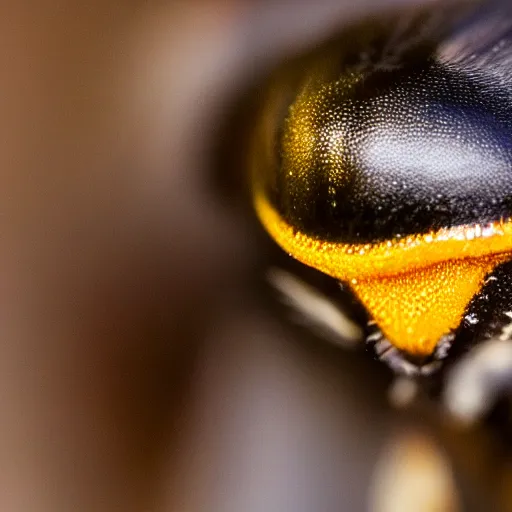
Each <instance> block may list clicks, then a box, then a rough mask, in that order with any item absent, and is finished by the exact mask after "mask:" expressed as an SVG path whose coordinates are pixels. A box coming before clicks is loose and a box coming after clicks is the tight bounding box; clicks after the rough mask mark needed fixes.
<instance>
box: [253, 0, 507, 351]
mask: <svg viewBox="0 0 512 512" xmlns="http://www.w3.org/2000/svg"><path fill="white" fill-rule="evenodd" d="M511 50H512V9H511V8H510V7H507V6H506V5H505V4H504V3H502V2H491V3H485V4H481V5H479V6H477V7H475V6H474V5H473V7H467V6H465V7H462V6H461V5H459V6H454V7H453V9H452V10H449V11H448V10H444V12H443V13H440V9H439V6H436V7H430V9H427V10H423V11H421V12H418V11H416V12H409V11H407V12H400V13H396V14H393V15H391V16H387V17H384V18H382V19H381V20H376V19H372V20H366V21H363V22H361V23H360V24H357V25H355V26H353V27H349V28H347V29H346V31H345V32H344V33H343V34H341V35H340V36H339V37H338V38H336V40H334V41H331V42H329V43H327V44H326V45H325V47H324V48H321V49H319V50H316V51H315V52H313V53H312V54H311V55H308V56H306V57H304V58H301V59H298V60H297V62H295V63H291V64H290V65H288V66H285V67H284V68H283V69H281V70H280V71H279V72H278V73H277V74H276V78H275V80H274V81H273V83H272V85H271V86H270V88H269V93H268V98H267V102H266V104H265V106H264V109H263V113H262V116H261V122H260V124H259V126H258V128H257V130H256V136H255V144H254V151H253V158H252V188H253V198H254V203H255V207H256V210H257V213H258V215H259V217H260V220H261V221H262V223H263V225H264V226H265V228H266V229H267V231H268V232H269V234H270V235H271V236H272V237H273V238H274V239H275V240H276V242H277V243H278V244H279V245H281V246H282V247H283V249H285V250H286V251H287V252H288V253H290V254H291V256H293V257H295V258H296V259H298V260H300V261H302V262H303V263H305V264H307V265H309V266H312V267H314V268H316V269H318V270H320V271H322V272H325V273H327V274H329V275H330V276H332V277H334V278H336V279H338V280H340V281H342V282H345V283H347V284H349V286H350V287H351V288H352V290H353V292H354V293H355V295H356V296H357V297H358V299H359V300H360V302H361V303H362V304H363V305H364V306H365V307H366V309H367V310H368V313H369V315H370V316H371V317H372V318H373V320H374V322H375V323H376V324H377V326H378V327H379V329H381V331H382V332H383V334H384V335H385V337H386V338H387V339H388V340H389V342H391V343H392V344H393V345H394V346H395V347H396V348H397V349H399V350H401V351H403V352H405V353H408V354H410V355H413V356H420V357H425V356H431V355H432V354H433V353H434V352H435V350H436V347H438V346H439V345H440V344H441V343H443V342H446V340H448V339H450V340H451V339H452V338H453V333H455V332H456V331H457V330H460V329H461V326H462V324H463V319H464V318H465V317H466V316H468V315H473V317H474V315H476V313H479V311H477V312H476V313H475V312H473V311H472V309H471V308H472V307H475V306H474V305H475V304H481V303H482V302H481V297H482V294H483V291H482V290H483V286H484V284H485V283H486V280H487V279H488V278H489V276H491V275H493V274H495V273H496V272H498V271H501V270H500V269H502V268H504V265H505V267H506V264H507V263H508V262H509V261H510V260H511V259H512V220H511V219H512V84H511V81H512V80H511V78H510V77H512V59H510V58H509V55H510V52H511ZM480 313H481V311H480ZM477 316H478V315H477Z"/></svg>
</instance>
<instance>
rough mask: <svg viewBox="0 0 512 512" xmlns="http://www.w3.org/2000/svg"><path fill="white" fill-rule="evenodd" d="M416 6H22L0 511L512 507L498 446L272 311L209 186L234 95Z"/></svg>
mask: <svg viewBox="0 0 512 512" xmlns="http://www.w3.org/2000/svg"><path fill="white" fill-rule="evenodd" d="M412 2H413V0H409V1H407V0H389V1H387V0H380V1H379V0H365V1H360V2H353V1H352V2H350V1H348V0H337V1H328V0H320V1H316V2H306V1H301V0H276V1H273V2H271V1H266V2H256V1H251V0H225V1H223V0H217V1H215V0H210V1H208V0H190V1H188V2H173V1H169V2H162V1H161V2H143V1H138V0H124V1H122V0H101V1H100V0H93V1H90V2H77V1H68V2H64V1H61V0H37V1H36V0H31V1H30V0H20V1H18V2H12V3H10V5H7V4H5V5H3V6H2V8H1V14H0V41H1V44H0V48H1V50H0V60H1V62H2V68H1V69H2V73H3V75H2V80H1V81H0V83H1V91H2V93H1V94H0V103H1V109H0V111H1V112H2V114H1V116H0V133H1V136H0V158H1V160H2V164H1V166H0V176H1V180H2V182H1V184H0V198H1V199H0V223H1V235H0V261H1V265H0V269H1V270H0V272H1V275H2V279H1V281H0V282H1V287H0V290H1V293H2V302H1V308H0V318H1V322H0V327H1V338H0V344H1V345H0V346H1V354H0V397H1V398H0V403H1V412H0V433H1V435H0V454H1V455H0V465H1V467H0V509H1V510H10V511H31V512H37V511H52V512H58V511H70V510H74V511H95V512H96V511H98V512H100V511H108V512H113V511H123V512H129V511H141V512H142V511H172V512H174V511H175V512H273V511H276V512H339V511H348V512H357V511H364V510H369V511H371V512H388V511H389V512H401V511H415V512H416V511H418V512H423V511H425V512H430V511H450V512H451V511H461V510H483V509H487V508H486V507H489V509H492V510H498V509H499V508H497V507H499V506H502V505H501V503H502V499H501V495H500V494H499V493H500V492H501V490H502V486H501V480H500V479H501V478H502V477H501V474H498V472H497V474H496V475H495V474H488V473H485V471H486V470H484V469H482V470H480V465H479V464H480V462H478V463H476V469H475V467H473V468H472V467H471V463H470V462H468V457H467V453H468V452H469V453H470V454H473V452H477V451H478V450H482V451H484V452H485V449H484V448H481V447H480V445H477V444H475V443H477V442H479V441H478V440H479V439H480V438H478V437H474V436H473V435H472V434H468V433H466V432H458V431H454V432H452V431H451V430H448V431H445V430H443V428H442V427H440V426H439V424H438V422H437V420H436V419H433V418H434V417H435V415H434V414H431V411H429V410H425V411H424V410H422V409H419V410H416V409H414V408H413V410H410V411H409V410H408V411H402V410H400V408H399V407H394V406H392V405H390V393H391V394H392V393H393V391H394V392H395V395H393V396H394V398H395V399H396V400H398V401H400V397H401V396H402V395H403V394H404V393H405V394H407V389H402V388H400V385H402V384H404V383H402V384H401V383H398V384H396V383H395V384H396V386H398V387H397V388H395V389H394V390H392V391H390V384H391V380H390V376H389V373H388V372H387V371H385V370H384V369H383V368H382V367H381V366H379V365H378V364H376V363H375V362H373V361H370V360H369V359H368V360H366V359H365V358H364V357H360V356H355V355H354V354H350V353H347V352H344V351H343V350H342V349H340V348H337V347H333V346H330V345H328V344H322V343H318V344H316V343H313V342H311V340H310V341H308V342H304V340H300V339H297V332H298V331H297V330H294V329H293V328H291V327H289V326H288V325H287V323H286V322H284V321H281V319H280V318H279V316H278V315H274V314H272V312H271V311H269V308H266V307H264V306H265V305H264V304H262V302H261V300H260V299H259V298H258V296H257V294H256V293H254V292H253V290H252V288H251V286H252V284H253V283H254V281H255V275H256V274H255V273H256V272H257V271H259V269H260V263H261V261H262V260H264V255H261V254H260V252H259V251H260V250H261V249H260V247H259V246H258V244H257V243H256V240H255V238H254V237H253V236H252V234H251V229H250V227H251V226H252V225H251V222H250V220H248V219H246V218H244V217H243V216H242V215H237V214H236V211H237V210H236V208H232V207H231V206H230V205H229V204H226V203H225V202H223V201H222V199H221V197H219V194H218V193H217V192H218V191H217V192H216V191H214V187H212V186H211V179H210V178H211V174H212V172H213V170H214V169H213V168H214V167H215V166H216V165H218V162H216V163H214V161H213V160H214V158H213V156H212V154H213V149H212V148H214V147H216V145H217V143H218V142H219V141H218V139H219V137H222V136H227V135H226V134H227V133H229V132H225V131H223V128H222V127H223V126H224V122H225V117H226V113H227V112H228V111H230V109H232V108H233V104H234V102H235V98H238V97H240V96H241V95H242V94H243V91H244V90H245V89H248V88H250V87H252V86H253V85H254V83H255V82H256V81H257V80H259V79H261V77H262V76H263V75H264V74H265V72H266V70H268V69H269V68H270V67H271V66H273V65H274V64H275V63H276V62H278V61H279V60H281V59H284V58H286V56H287V55H289V54H291V53H293V52H297V51H299V50H300V49H301V48H307V47H309V46H310V45H313V44H315V41H318V40H320V39H322V38H323V37H325V34H327V33H332V32H333V31H335V30H336V29H337V28H338V27H342V26H343V24H344V23H346V22H347V21H349V20H350V19H353V18H354V16H360V15H362V14H364V13H371V12H373V10H374V9H380V8H383V7H386V6H388V5H398V4H404V3H412ZM239 172H240V173H241V174H242V173H243V172H244V169H243V168H241V169H239ZM220 195H222V194H220ZM256 269H258V270H256ZM393 396H391V402H392V400H393ZM475 446H478V447H477V448H475ZM469 459H471V456H470V457H469ZM478 460H480V459H478ZM486 460H487V459H486ZM468 465H469V466H470V469H469V470H468V471H467V473H466V472H465V471H464V470H459V469H460V468H459V466H460V467H462V468H464V467H466V466H468ZM489 466H490V467H494V466H493V464H492V462H489ZM482 468H483V466H482ZM484 473H485V474H484ZM475 475H476V476H475ZM490 497H491V498H492V499H495V500H496V502H495V503H494V502H492V501H489V500H490V499H491V498H490ZM489 503H491V505H489Z"/></svg>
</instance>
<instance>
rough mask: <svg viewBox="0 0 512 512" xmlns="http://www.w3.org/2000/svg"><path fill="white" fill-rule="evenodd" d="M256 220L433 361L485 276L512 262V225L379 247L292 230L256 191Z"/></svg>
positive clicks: (404, 345)
mask: <svg viewBox="0 0 512 512" xmlns="http://www.w3.org/2000/svg"><path fill="white" fill-rule="evenodd" d="M254 201H255V207H256V211H257V214H258V216H259V218H260V220H261V222H262V223H263V225H264V227H265V229H266V230H267V231H268V233H269V234H270V235H271V236H272V237H273V238H274V239H275V241H276V242H277V243H278V244H279V245H280V246H281V247H282V248H283V249H284V250H285V251H287V252H288V253H289V254H290V255H291V256H293V257H294V258H296V259H297V260H299V261H301V262H302V263H304V264H306V265H308V266H311V267H314V268H316V269H318V270H320V271H322V272H324V273H326V274H328V275H330V276H332V277H334V278H336V279H339V280H340V281H344V282H348V283H349V284H350V285H351V287H352V289H353V290H354V292H355V293H356V295H357V296H358V297H359V299H360V300H361V302H362V303H363V304H364V305H365V307H366V308H367V309H368V311H369V313H370V314H371V315H372V317H373V319H374V320H375V321H376V322H377V324H378V326H379V327H380V328H381V329H382V330H383V332H384V333H385V335H386V336H387V337H388V339H389V341H390V342H391V343H392V344H393V345H394V346H396V347H397V348H399V349H401V350H404V351H406V352H408V353H410V354H414V355H423V356H426V355H429V354H431V353H432V352H433V350H434V349H435V346H436V344H437V342H438V341H439V340H440V338H441V337H442V336H443V335H444V334H448V333H449V332H450V331H451V330H453V329H455V328H457V326H458V325H459V324H460V322H461V321H462V318H463V315H464V312H465V310H466V307H467V306H468V304H469V302H470V301H471V299H472V298H473V297H474V296H475V294H477V293H478V292H479V291H480V289H481V287H482V284H483V281H484V279H485V276H486V275H487V274H489V273H490V272H491V271H492V270H493V269H494V267H495V266H496V265H498V264H499V263H503V262H504V261H507V260H508V259H510V258H511V257H512V222H511V221H510V220H508V221H502V222H497V223H492V224H488V225H485V226H480V225H472V226H460V227H455V228H448V229H442V230H439V231H436V232H432V233H427V234H420V235H411V236H407V237H404V238H397V239H394V240H391V241H386V242H380V243H376V244H344V243H339V242H327V241H322V240H318V239H315V238H313V237H310V236H308V235H306V234H304V233H301V232H300V231H298V230H296V229H295V228H293V227H292V226H290V225H289V224H288V223H287V222H286V221H285V220H284V219H283V218H282V217H281V216H280V215H279V213H278V212H277V211H276V210H275V209H274V208H273V207H272V205H271V204H270V203H269V202H268V200H267V199H266V198H265V197H264V195H263V194H262V193H261V192H260V191H258V190H257V189H256V190H255V195H254Z"/></svg>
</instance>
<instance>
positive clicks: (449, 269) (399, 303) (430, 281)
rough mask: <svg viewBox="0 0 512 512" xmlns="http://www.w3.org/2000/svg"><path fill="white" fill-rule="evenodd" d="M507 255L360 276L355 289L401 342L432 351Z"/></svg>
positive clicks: (412, 350)
mask: <svg viewBox="0 0 512 512" xmlns="http://www.w3.org/2000/svg"><path fill="white" fill-rule="evenodd" d="M506 258H507V257H506V256H503V255H501V256H497V257H492V256H491V257H487V258H483V259H480V260H473V259H468V260H466V259H465V260H455V261H446V262H442V263H436V264H435V265H432V266H430V267H426V268H422V269H417V270H414V271H413V272H405V273H402V274H396V275H393V276H387V277H382V278H373V279H368V280H365V281H357V283H356V284H353V285H352V288H353V290H354V292H355V293H356V295H357V296H358V297H359V299H360V300H361V302H362V303H363V304H364V305H365V307H366V308H367V309H368V311H369V312H370V313H371V315H372V316H373V318H374V320H375V321H376V322H377V325H378V326H379V327H380V328H381V329H382V331H383V332H384V334H385V335H386V337H387V338H388V339H389V340H390V341H391V342H392V343H393V345H394V346H395V347H397V348H399V349H401V350H404V351H406V352H408V353H409V354H413V355H417V356H428V355H429V354H431V353H432V352H433V351H434V349H435V347H436V345H437V343H438V341H439V340H440V338H441V337H442V336H443V335H445V334H447V333H449V332H450V331H451V330H452V329H456V328H457V327H458V325H459V324H460V322H461V319H462V317H463V315H464V311H465V309H466V307H467V305H468V303H469V302H470V301H471V299H472V298H473V296H474V295H475V294H476V293H478V292H479V290H480V288H481V287H482V283H483V281H484V279H485V276H486V275H487V274H488V273H489V272H491V271H492V270H493V269H494V267H495V266H496V264H498V263H501V262H503V261H504V259H506Z"/></svg>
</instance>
